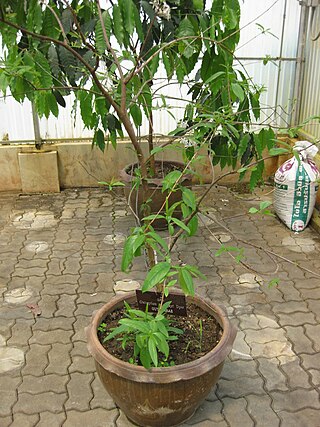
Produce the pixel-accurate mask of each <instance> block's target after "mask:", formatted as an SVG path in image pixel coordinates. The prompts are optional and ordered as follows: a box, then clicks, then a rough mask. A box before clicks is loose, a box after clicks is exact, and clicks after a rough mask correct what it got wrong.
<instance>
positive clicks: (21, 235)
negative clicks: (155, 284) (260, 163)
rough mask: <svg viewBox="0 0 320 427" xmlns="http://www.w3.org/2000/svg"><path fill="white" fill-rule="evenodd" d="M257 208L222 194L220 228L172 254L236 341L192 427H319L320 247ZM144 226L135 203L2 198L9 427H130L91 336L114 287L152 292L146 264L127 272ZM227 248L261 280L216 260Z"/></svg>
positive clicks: (4, 384)
mask: <svg viewBox="0 0 320 427" xmlns="http://www.w3.org/2000/svg"><path fill="white" fill-rule="evenodd" d="M257 205H258V202H257V201H256V200H252V198H251V199H250V198H249V199H248V198H245V196H241V197H239V196H235V195H233V194H231V193H230V192H229V191H227V190H226V189H223V188H222V189H215V190H214V191H213V192H212V193H211V194H210V196H209V198H208V199H207V201H206V207H207V210H206V212H207V213H209V216H210V218H211V219H210V218H208V217H207V216H202V217H201V219H202V220H201V222H200V224H201V228H200V229H199V232H198V235H197V236H196V237H192V238H191V239H189V240H188V241H184V242H182V243H180V244H179V246H178V247H177V251H176V253H175V255H174V256H175V257H178V258H179V259H180V260H181V261H185V262H188V263H193V264H197V265H198V266H199V267H200V268H201V270H202V271H203V273H204V274H206V276H207V281H206V282H205V281H203V280H201V281H199V282H198V283H197V289H198V292H199V293H200V294H202V295H203V296H206V297H208V298H211V299H214V300H215V301H217V302H218V303H221V304H224V305H225V306H226V308H227V310H228V312H229V314H230V316H231V318H232V321H233V322H234V323H235V324H236V326H237V328H238V335H237V338H236V342H235V345H234V350H233V351H232V353H231V354H230V357H229V359H228V360H227V361H226V363H225V366H224V370H223V373H222V377H221V378H220V380H219V382H218V385H217V386H216V388H214V389H213V390H212V392H211V394H210V395H209V396H208V398H207V399H206V400H205V401H204V403H203V404H202V405H201V407H200V408H199V409H198V411H197V412H196V413H195V415H194V416H193V418H192V419H191V420H190V421H188V422H187V423H186V424H185V427H186V426H189V425H193V426H197V427H210V426H215V427H228V426H229V427H251V426H257V427H276V426H281V427H292V426H295V427H319V426H320V401H319V391H320V353H319V350H320V325H319V321H320V278H319V277H320V276H319V275H318V276H317V274H319V273H320V268H319V267H320V257H319V249H320V239H319V235H317V234H316V233H315V232H314V231H313V230H312V229H310V228H308V229H306V230H305V231H304V232H303V233H301V234H294V233H292V232H290V230H288V229H287V228H286V227H285V226H284V225H283V224H281V223H280V222H279V221H278V219H276V218H274V217H266V218H261V217H260V216H258V215H249V214H247V211H248V209H249V207H251V206H257ZM203 223H205V224H206V225H204V224H203ZM133 225H134V221H133V217H132V216H131V215H130V214H129V213H128V212H127V211H126V207H125V204H124V201H123V200H122V199H121V198H113V197H111V195H110V194H108V193H106V192H105V191H103V190H100V189H89V190H67V191H63V192H61V193H60V194H54V195H49V194H48V195H47V194H42V195H19V194H11V193H10V194H7V193H6V194H4V193H2V194H0V297H1V299H0V301H1V302H0V426H1V427H7V426H11V427H20V426H21V427H29V426H37V427H40V426H41V427H58V426H63V427H78V426H81V427H83V426H85V427H97V426H99V427H129V426H132V424H131V423H130V422H128V421H127V419H126V417H125V416H124V414H123V413H121V411H119V410H118V408H117V407H116V406H115V405H114V403H113V401H112V400H111V398H110V397H109V396H108V395H107V394H106V392H105V391H104V390H103V389H102V386H101V384H100V382H99V380H98V378H97V375H96V373H95V369H94V364H93V361H92V359H91V357H90V356H89V355H88V352H87V348H86V341H85V334H84V328H85V326H86V325H88V323H89V321H90V317H91V314H92V312H93V311H95V310H96V309H97V308H99V307H100V306H101V305H102V304H103V303H105V302H106V301H108V300H109V299H110V298H111V297H112V296H113V295H114V287H116V289H118V290H119V289H121V288H122V287H123V285H124V284H126V285H129V287H130V286H133V287H134V286H135V285H136V283H135V282H136V281H138V282H141V281H142V279H143V276H144V274H145V273H144V269H145V266H144V263H143V261H142V260H140V261H139V260H138V262H136V263H135V264H134V268H133V270H132V272H131V273H130V274H129V276H127V275H124V274H123V273H121V272H120V262H121V248H122V246H123V241H124V236H125V235H126V234H127V233H128V229H129V228H130V227H131V226H133ZM235 236H237V237H238V239H240V240H238V242H237V241H236V240H235ZM243 241H250V242H251V243H252V244H254V245H255V246H254V247H252V246H249V245H247V244H245V243H244V242H243ZM221 242H222V243H224V244H225V245H238V246H239V247H244V249H245V256H246V260H245V262H246V263H247V264H249V265H250V266H251V267H252V268H254V269H255V272H252V271H251V270H248V269H246V268H245V267H244V266H243V265H241V264H237V263H236V262H234V260H233V259H232V258H231V257H230V256H229V255H228V254H224V255H221V256H219V257H216V256H215V251H216V250H217V249H218V248H219V247H220V243H221ZM261 246H263V247H264V248H265V249H267V250H268V251H271V252H274V253H276V254H278V255H280V256H282V257H284V258H289V259H290V260H292V261H294V262H297V263H299V264H300V265H301V266H303V267H304V268H305V269H307V270H308V271H307V270H301V269H300V268H298V267H297V266H296V265H294V264H290V263H288V262H287V261H286V260H285V259H284V258H280V257H277V256H275V255H272V254H270V252H269V253H266V252H265V251H263V250H261V249H259V248H260V247H261ZM235 255H236V254H235ZM313 272H315V273H316V274H314V273H313ZM274 278H278V279H280V282H279V284H278V285H277V286H274V287H272V288H269V287H268V283H269V282H270V280H272V279H274ZM124 279H129V280H127V282H126V280H125V282H126V283H124ZM130 280H131V281H130ZM32 310H33V311H34V313H33V312H32ZM40 311H41V314H40ZM37 313H38V314H39V315H37Z"/></svg>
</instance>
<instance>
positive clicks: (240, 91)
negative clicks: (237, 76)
mask: <svg viewBox="0 0 320 427" xmlns="http://www.w3.org/2000/svg"><path fill="white" fill-rule="evenodd" d="M231 90H232V92H233V93H234V94H235V95H236V97H237V98H239V100H240V102H242V101H243V100H244V96H245V95H244V91H243V89H242V87H241V86H240V85H239V84H238V83H231Z"/></svg>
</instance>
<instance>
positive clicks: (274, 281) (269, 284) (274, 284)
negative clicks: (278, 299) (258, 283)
mask: <svg viewBox="0 0 320 427" xmlns="http://www.w3.org/2000/svg"><path fill="white" fill-rule="evenodd" d="M279 282H280V279H278V278H274V279H272V280H270V282H269V283H268V288H272V287H273V286H276V285H278V284H279Z"/></svg>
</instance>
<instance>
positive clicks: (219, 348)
mask: <svg viewBox="0 0 320 427" xmlns="http://www.w3.org/2000/svg"><path fill="white" fill-rule="evenodd" d="M135 296H136V295H135V292H130V293H127V294H122V295H119V296H115V297H114V298H112V299H111V300H110V301H109V302H108V303H107V304H105V305H104V306H103V307H101V308H100V309H99V310H98V311H97V312H95V313H94V314H93V316H92V319H91V322H90V325H89V326H88V327H87V328H86V336H87V347H88V350H89V353H90V354H91V355H92V356H93V358H94V359H95V361H96V362H97V363H99V364H100V365H101V366H102V367H103V368H104V369H106V370H108V371H111V372H113V373H114V374H116V375H120V376H122V377H125V378H127V379H130V380H133V381H139V382H144V383H151V382H153V383H154V382H156V383H170V382H173V381H179V380H187V379H189V378H195V377H199V376H201V375H203V374H205V373H206V372H208V371H210V370H211V369H212V368H213V367H215V366H218V365H219V364H221V363H222V362H223V361H224V359H225V358H226V356H227V355H228V354H229V353H230V351H231V349H232V344H233V342H234V340H235V337H236V328H235V327H234V326H233V325H232V324H231V323H230V321H229V319H228V317H227V314H226V312H225V311H224V310H223V309H222V308H221V307H219V306H218V305H216V304H214V303H213V302H212V301H210V300H207V299H204V298H201V297H199V296H194V297H187V298H188V299H191V300H193V301H194V302H195V303H196V304H198V305H199V306H200V307H201V308H203V309H204V310H206V311H208V312H209V313H210V314H211V315H213V316H214V317H215V318H216V319H217V320H218V321H219V323H220V325H221V327H222V329H223V333H222V337H221V339H220V341H219V343H218V344H217V345H216V346H215V347H214V348H213V349H212V350H210V351H209V352H208V353H206V354H205V355H204V356H202V357H200V358H199V359H196V360H194V361H192V362H188V363H184V364H182V365H176V366H169V367H160V368H150V369H146V368H144V367H143V366H137V365H131V364H130V363H129V362H124V361H123V360H120V359H118V358H116V357H114V356H112V355H111V354H110V353H108V351H107V350H106V349H105V348H104V347H103V346H102V344H101V343H100V341H99V339H98V334H97V329H98V326H99V324H100V322H101V320H102V319H103V317H104V316H105V315H106V313H107V312H110V311H112V310H114V309H116V308H117V307H119V306H121V304H122V303H123V301H129V302H130V300H132V299H134V298H135Z"/></svg>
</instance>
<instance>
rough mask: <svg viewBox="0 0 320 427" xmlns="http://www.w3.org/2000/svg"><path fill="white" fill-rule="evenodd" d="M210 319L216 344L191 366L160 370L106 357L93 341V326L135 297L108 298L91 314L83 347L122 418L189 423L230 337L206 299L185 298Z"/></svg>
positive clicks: (162, 424)
mask: <svg viewBox="0 0 320 427" xmlns="http://www.w3.org/2000/svg"><path fill="white" fill-rule="evenodd" d="M188 298H190V299H192V301H193V302H194V303H196V304H197V305H198V306H199V307H201V308H202V309H203V310H205V311H206V312H208V313H210V314H211V315H212V316H214V317H215V318H216V319H217V320H218V322H219V323H220V325H221V327H222V329H223V334H222V338H221V341H220V342H219V344H218V345H217V346H216V347H215V348H213V349H212V350H211V351H210V352H209V353H207V354H206V355H205V356H203V357H201V358H200V359H198V360H195V361H193V362H189V363H185V364H183V365H178V366H171V367H166V368H151V369H149V370H147V369H145V368H144V367H142V366H136V365H131V364H130V363H127V362H123V361H122V360H120V359H117V358H115V357H114V356H112V355H111V354H109V353H108V352H107V351H106V350H105V349H104V347H103V346H102V345H101V343H100V342H99V340H98V336H97V328H98V326H99V324H100V322H101V321H102V320H103V319H104V317H105V316H106V315H107V313H110V312H112V311H114V310H115V309H117V308H119V307H123V301H124V300H126V301H127V302H128V303H129V304H130V303H133V302H134V301H135V293H130V294H128V295H121V296H118V297H115V298H113V299H112V300H111V301H110V302H109V303H108V304H106V305H104V306H103V307H102V308H101V309H100V310H99V311H97V312H96V313H95V314H94V316H93V318H92V321H91V324H90V325H89V327H88V328H87V341H88V349H89V352H90V353H91V355H92V356H93V357H94V359H95V364H96V369H97V372H98V374H99V377H100V379H101V381H102V383H103V385H104V387H105V388H106V390H107V391H108V393H109V394H110V396H111V397H112V398H113V400H114V401H115V403H116V404H117V405H118V406H119V407H120V408H121V409H122V410H123V412H124V413H125V414H126V416H127V417H128V418H129V419H130V420H131V421H133V422H134V423H136V424H138V425H139V426H144V427H147V426H151V427H169V426H176V425H179V424H181V423H183V422H184V421H186V420H187V419H189V418H190V417H191V416H192V415H193V414H194V412H195V410H196V409H197V408H198V406H199V405H200V404H201V402H202V401H203V400H204V399H205V397H206V396H207V395H208V394H209V392H210V390H211V388H212V387H213V386H214V385H215V383H216V382H217V380H218V378H219V375H220V372H221V370H222V366H223V363H224V360H225V358H226V356H227V355H228V354H229V353H230V351H231V349H232V344H233V342H234V339H235V336H236V330H235V328H234V327H233V326H232V325H231V324H230V322H229V320H228V318H227V315H226V313H225V312H224V311H223V310H222V309H221V308H220V307H219V306H217V305H215V304H213V303H212V302H210V301H207V300H206V301H205V300H203V299H201V298H199V297H188Z"/></svg>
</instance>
